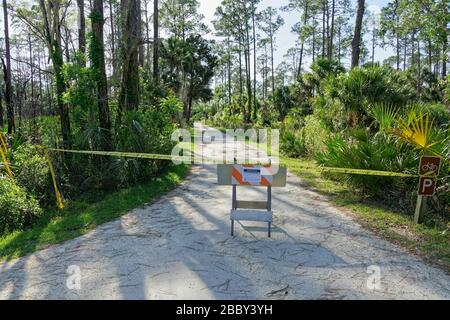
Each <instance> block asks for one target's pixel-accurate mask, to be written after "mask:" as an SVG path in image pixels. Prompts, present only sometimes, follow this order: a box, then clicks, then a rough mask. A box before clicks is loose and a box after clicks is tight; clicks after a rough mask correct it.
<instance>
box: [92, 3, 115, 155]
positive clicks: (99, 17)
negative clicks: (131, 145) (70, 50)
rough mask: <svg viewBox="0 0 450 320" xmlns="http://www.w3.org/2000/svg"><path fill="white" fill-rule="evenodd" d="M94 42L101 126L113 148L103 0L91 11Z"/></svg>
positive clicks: (106, 146)
mask: <svg viewBox="0 0 450 320" xmlns="http://www.w3.org/2000/svg"><path fill="white" fill-rule="evenodd" d="M91 23H92V44H91V48H90V50H91V55H90V56H91V58H92V61H91V63H92V68H93V70H94V74H95V81H96V84H97V103H98V117H99V123H100V128H102V129H105V131H104V132H105V134H104V139H103V141H102V142H103V143H102V144H103V145H102V147H103V148H104V149H105V150H110V149H111V134H110V130H111V119H110V113H109V105H108V82H107V80H106V70H105V46H104V40H103V26H104V23H105V20H104V15H103V0H94V3H93V9H92V13H91Z"/></svg>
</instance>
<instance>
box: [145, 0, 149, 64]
mask: <svg viewBox="0 0 450 320" xmlns="http://www.w3.org/2000/svg"><path fill="white" fill-rule="evenodd" d="M148 3H149V1H144V5H145V38H146V40H147V44H146V50H145V63H146V64H147V66H148V67H150V48H151V47H150V18H149V15H148Z"/></svg>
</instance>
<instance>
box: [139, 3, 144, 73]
mask: <svg viewBox="0 0 450 320" xmlns="http://www.w3.org/2000/svg"><path fill="white" fill-rule="evenodd" d="M137 2H138V3H137V7H138V25H137V26H138V34H139V36H138V37H139V66H140V67H143V66H144V63H145V51H144V44H143V41H142V40H143V33H142V8H141V0H137Z"/></svg>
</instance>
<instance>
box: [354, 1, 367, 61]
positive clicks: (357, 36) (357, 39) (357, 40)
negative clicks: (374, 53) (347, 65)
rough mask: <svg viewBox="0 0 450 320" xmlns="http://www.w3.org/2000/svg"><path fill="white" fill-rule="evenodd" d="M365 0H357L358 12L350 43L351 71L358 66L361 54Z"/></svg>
mask: <svg viewBox="0 0 450 320" xmlns="http://www.w3.org/2000/svg"><path fill="white" fill-rule="evenodd" d="M364 9H365V0H358V10H357V13H356V22H355V33H354V35H353V41H352V69H353V68H355V67H357V66H359V58H360V57H359V56H360V53H361V30H362V22H363V17H364Z"/></svg>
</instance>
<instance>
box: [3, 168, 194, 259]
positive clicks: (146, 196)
mask: <svg viewBox="0 0 450 320" xmlns="http://www.w3.org/2000/svg"><path fill="white" fill-rule="evenodd" d="M188 173H189V167H188V166H185V165H180V166H171V167H169V168H168V169H166V170H165V171H163V172H162V173H161V174H160V176H159V177H157V178H155V179H154V180H152V181H150V182H148V183H145V184H141V185H138V186H133V187H130V188H126V189H122V190H119V191H117V192H114V193H111V194H108V195H106V196H105V195H104V194H102V195H101V194H99V195H96V196H93V197H91V198H92V199H89V200H86V199H84V200H82V199H79V200H75V201H72V202H71V203H70V204H69V205H68V207H67V208H66V209H64V210H63V211H59V212H58V211H55V210H49V211H48V212H47V213H46V214H45V215H44V216H43V217H42V218H41V219H39V221H37V223H36V224H34V225H33V226H32V227H30V228H29V229H26V230H24V231H17V232H14V233H10V234H8V235H5V236H3V237H1V238H0V260H9V259H13V258H18V257H21V256H24V255H26V254H28V253H31V252H34V251H37V250H40V249H44V248H46V247H49V246H50V245H53V244H57V243H61V242H63V241H66V240H69V239H73V238H75V237H78V236H80V235H83V234H86V233H87V232H89V231H91V230H93V229H95V228H96V227H97V226H99V225H101V224H103V223H105V222H108V221H111V220H114V219H116V218H118V217H120V216H122V215H123V214H125V213H127V212H129V211H130V210H132V209H134V208H136V207H139V206H141V205H143V204H146V203H149V202H152V201H154V200H155V199H158V198H159V197H161V196H163V195H164V194H166V193H167V192H169V191H170V190H172V189H173V188H175V187H176V186H177V185H179V184H180V182H181V181H182V180H183V179H184V177H185V176H186V175H187V174H188Z"/></svg>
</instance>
